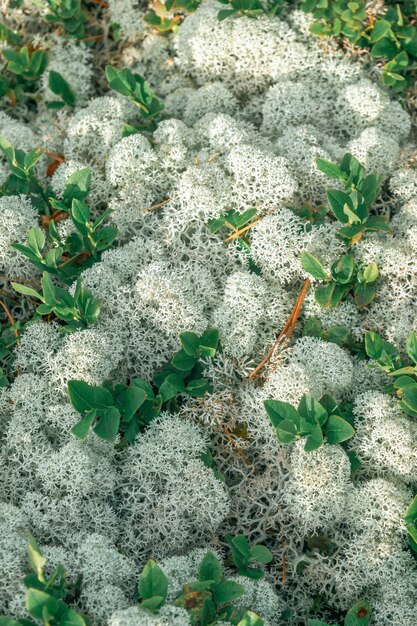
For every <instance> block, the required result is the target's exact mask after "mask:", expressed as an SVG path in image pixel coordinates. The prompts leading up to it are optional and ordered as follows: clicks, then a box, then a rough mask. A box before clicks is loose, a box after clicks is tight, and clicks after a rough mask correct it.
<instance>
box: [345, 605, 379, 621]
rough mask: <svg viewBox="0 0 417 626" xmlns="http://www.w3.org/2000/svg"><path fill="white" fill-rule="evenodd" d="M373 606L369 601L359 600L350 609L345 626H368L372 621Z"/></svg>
mask: <svg viewBox="0 0 417 626" xmlns="http://www.w3.org/2000/svg"><path fill="white" fill-rule="evenodd" d="M371 614H372V611H371V605H370V604H369V602H368V601H367V600H359V602H356V604H354V605H353V606H352V608H350V609H349V611H348V612H347V614H346V617H345V623H344V626H367V625H368V624H369V622H370V620H371Z"/></svg>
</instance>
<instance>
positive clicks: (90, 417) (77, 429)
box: [71, 409, 97, 439]
mask: <svg viewBox="0 0 417 626" xmlns="http://www.w3.org/2000/svg"><path fill="white" fill-rule="evenodd" d="M96 417H97V410H96V409H92V410H91V411H87V413H86V414H85V416H84V417H83V418H82V419H80V420H79V421H78V422H77V423H76V424H75V425H74V426H73V427H72V428H71V433H72V434H73V435H74V437H77V438H78V439H85V438H86V437H87V435H88V433H89V432H90V428H91V426H92V425H93V422H94V420H95V419H96Z"/></svg>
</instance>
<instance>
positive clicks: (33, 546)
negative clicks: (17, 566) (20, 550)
mask: <svg viewBox="0 0 417 626" xmlns="http://www.w3.org/2000/svg"><path fill="white" fill-rule="evenodd" d="M28 555H29V562H30V565H31V567H32V569H33V571H34V572H35V574H36V576H37V577H38V580H39V581H41V582H43V581H44V580H45V579H44V576H43V568H44V567H45V564H46V558H45V557H44V555H43V554H42V552H41V549H40V547H39V545H38V543H37V542H36V540H35V538H34V537H33V536H32V535H31V534H30V533H29V541H28Z"/></svg>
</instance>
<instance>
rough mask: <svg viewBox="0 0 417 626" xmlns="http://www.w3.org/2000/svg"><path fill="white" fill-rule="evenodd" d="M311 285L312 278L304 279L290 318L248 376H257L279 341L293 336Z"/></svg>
mask: <svg viewBox="0 0 417 626" xmlns="http://www.w3.org/2000/svg"><path fill="white" fill-rule="evenodd" d="M309 286H310V279H309V278H306V279H305V281H304V285H303V288H302V289H301V292H300V295H299V296H298V298H297V302H296V303H295V305H294V308H293V310H292V311H291V313H290V316H289V318H288V319H287V321H286V323H285V326H284V328H283V329H282V331H281V332H280V334H279V335H278V339H277V340H276V341H275V342H274V344H273V346H272V348H271V349H270V350H269V351H268V353H267V354H266V356H265V357H264V358H263V359H262V361H261V362H260V363H259V365H258V366H257V367H255V369H254V370H252V371H251V373H250V374H249V375H248V378H249V379H250V378H255V377H256V376H257V375H258V373H259V372H260V371H261V369H262V368H263V367H264V365H265V364H266V363H267V362H268V361H269V359H270V358H271V356H272V355H273V353H274V352H275V349H276V347H277V346H278V344H279V343H281V341H282V339H283V338H284V337H285V338H286V339H287V340H288V339H290V338H291V335H292V334H293V331H294V328H295V325H296V323H297V320H298V318H299V316H300V313H301V309H302V308H303V302H304V299H305V297H306V295H307V291H308V288H309Z"/></svg>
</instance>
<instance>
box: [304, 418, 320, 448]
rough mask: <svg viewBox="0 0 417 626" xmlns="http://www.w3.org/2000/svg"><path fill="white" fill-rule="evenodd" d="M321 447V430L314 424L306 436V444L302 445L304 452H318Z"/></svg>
mask: <svg viewBox="0 0 417 626" xmlns="http://www.w3.org/2000/svg"><path fill="white" fill-rule="evenodd" d="M322 445H323V432H322V430H321V426H320V424H316V425H315V426H313V428H312V429H311V431H310V432H309V434H308V436H307V440H306V443H305V445H304V450H305V451H306V452H314V450H318V449H319V448H321V446H322Z"/></svg>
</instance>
